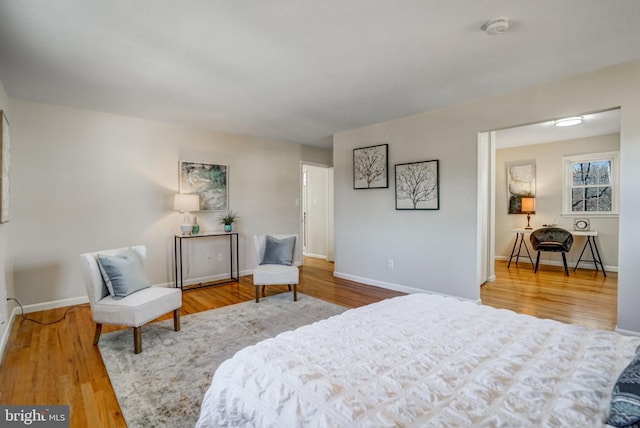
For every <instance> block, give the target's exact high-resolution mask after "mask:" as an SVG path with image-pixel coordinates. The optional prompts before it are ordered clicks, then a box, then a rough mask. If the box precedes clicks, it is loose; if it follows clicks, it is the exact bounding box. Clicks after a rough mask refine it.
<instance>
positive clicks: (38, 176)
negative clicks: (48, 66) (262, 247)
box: [0, 100, 331, 305]
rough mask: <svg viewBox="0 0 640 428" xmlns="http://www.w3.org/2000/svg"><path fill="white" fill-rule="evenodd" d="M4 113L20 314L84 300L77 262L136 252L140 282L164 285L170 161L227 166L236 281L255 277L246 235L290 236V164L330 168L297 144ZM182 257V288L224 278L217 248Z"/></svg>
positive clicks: (96, 117)
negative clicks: (236, 236) (142, 256)
mask: <svg viewBox="0 0 640 428" xmlns="http://www.w3.org/2000/svg"><path fill="white" fill-rule="evenodd" d="M11 107H12V111H11V120H12V123H11V125H12V129H11V131H12V147H13V163H12V168H13V169H12V179H13V180H12V192H13V193H12V195H13V199H12V219H11V228H10V238H11V242H12V245H11V256H12V258H13V271H14V281H15V295H16V297H18V298H19V299H20V301H21V302H22V303H23V304H26V305H34V304H41V303H43V302H50V301H60V300H63V299H74V298H78V297H81V296H84V295H86V293H85V290H84V286H83V284H82V277H81V274H80V271H79V268H78V264H79V257H78V255H79V254H80V253H83V252H86V251H95V250H100V249H107V248H116V247H121V246H128V245H132V244H144V245H147V247H148V250H149V259H148V264H147V274H148V275H149V277H150V279H151V281H152V282H153V283H168V282H171V281H173V234H175V233H177V232H178V231H179V225H180V223H181V220H182V215H181V214H179V213H177V212H174V211H173V210H172V196H173V194H174V193H177V191H178V161H179V160H189V161H197V162H207V163H219V164H226V165H228V166H229V191H230V196H229V198H230V208H231V209H232V210H233V211H236V212H238V213H239V214H240V221H239V222H238V223H236V224H234V231H238V232H239V233H240V269H241V271H243V270H244V271H246V270H247V269H252V268H253V267H254V266H255V263H256V262H255V255H254V250H253V244H252V240H251V236H252V235H253V234H254V233H260V232H269V233H299V224H300V217H299V206H297V205H296V200H299V198H300V162H301V161H310V162H318V163H325V164H328V163H330V162H331V153H330V152H329V151H325V150H319V149H315V148H311V147H308V146H303V145H299V144H292V143H284V142H278V141H268V140H261V139H256V138H251V137H244V136H238V135H229V134H223V133H218V132H213V131H209V130H203V129H194V128H188V127H185V126H180V125H176V124H170V123H163V122H154V121H149V120H142V119H137V118H132V117H124V116H117V115H111V114H103V113H96V112H91V111H84V110H74V109H69V108H63V107H59V106H51V105H44V104H37V103H33V102H27V101H21V100H11ZM197 215H198V219H199V223H200V225H201V229H202V230H203V231H204V230H219V229H220V227H221V226H220V225H219V224H218V217H219V215H220V213H198V214H197ZM0 229H5V227H4V226H0ZM0 233H2V232H0ZM185 254H186V255H187V260H186V263H185V271H186V272H188V275H189V278H191V279H192V280H196V281H197V280H198V279H199V278H208V277H215V276H216V275H222V274H224V273H226V272H227V269H228V260H227V259H226V257H227V247H226V242H225V241H217V240H209V239H208V238H207V239H201V240H198V242H195V241H190V244H189V245H188V248H187V249H186V251H185ZM218 254H223V257H224V260H223V261H222V262H218V260H217V256H218ZM300 257H301V252H300V251H299V253H298V254H297V258H298V260H299V259H300ZM241 273H242V272H241Z"/></svg>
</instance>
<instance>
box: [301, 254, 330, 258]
mask: <svg viewBox="0 0 640 428" xmlns="http://www.w3.org/2000/svg"><path fill="white" fill-rule="evenodd" d="M303 256H305V257H312V258H314V259H320V260H328V257H327V256H325V255H322V254H313V253H304V254H303Z"/></svg>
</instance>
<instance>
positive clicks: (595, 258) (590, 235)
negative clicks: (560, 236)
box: [571, 230, 607, 278]
mask: <svg viewBox="0 0 640 428" xmlns="http://www.w3.org/2000/svg"><path fill="white" fill-rule="evenodd" d="M571 234H572V235H575V236H586V237H587V240H586V241H585V243H584V246H583V247H582V252H581V253H580V257H578V261H577V262H576V267H574V268H573V271H574V272H575V271H576V269H578V265H579V264H580V262H581V261H582V262H591V263H593V264H594V265H595V266H596V273H597V272H598V265H600V268H601V269H602V275H604V277H605V278H606V277H607V272H605V270H604V265H603V264H602V258H601V257H600V251H599V250H598V244H596V236H598V231H597V230H572V231H571ZM587 246H589V249H590V250H591V259H592V260H582V255H583V254H584V250H586V249H587ZM594 249H595V252H594V251H593V250H594Z"/></svg>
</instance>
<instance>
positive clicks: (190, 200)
mask: <svg viewBox="0 0 640 428" xmlns="http://www.w3.org/2000/svg"><path fill="white" fill-rule="evenodd" d="M173 209H174V210H176V211H180V212H182V213H184V219H183V220H182V224H181V225H180V230H181V231H182V234H183V235H189V234H190V233H191V230H192V229H193V224H192V223H191V218H190V217H189V212H192V211H199V210H200V196H198V195H194V194H187V193H178V194H177V195H174V197H173Z"/></svg>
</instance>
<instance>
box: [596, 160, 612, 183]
mask: <svg viewBox="0 0 640 428" xmlns="http://www.w3.org/2000/svg"><path fill="white" fill-rule="evenodd" d="M598 184H611V161H600V162H598Z"/></svg>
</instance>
